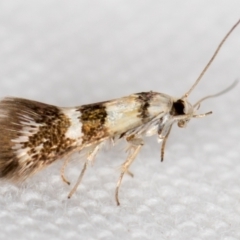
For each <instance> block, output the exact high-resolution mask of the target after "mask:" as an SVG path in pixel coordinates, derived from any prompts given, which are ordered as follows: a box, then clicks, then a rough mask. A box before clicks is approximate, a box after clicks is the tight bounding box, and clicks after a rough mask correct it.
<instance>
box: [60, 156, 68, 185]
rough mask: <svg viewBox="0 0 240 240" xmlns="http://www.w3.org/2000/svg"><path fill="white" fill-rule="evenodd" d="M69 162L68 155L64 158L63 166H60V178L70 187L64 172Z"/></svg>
mask: <svg viewBox="0 0 240 240" xmlns="http://www.w3.org/2000/svg"><path fill="white" fill-rule="evenodd" d="M69 160H70V157H69V155H68V156H67V157H66V159H65V161H64V163H63V165H62V168H61V178H62V180H63V181H64V182H65V183H67V184H68V185H70V182H69V181H68V180H67V178H66V177H65V175H64V172H65V168H66V166H67V164H68V162H69Z"/></svg>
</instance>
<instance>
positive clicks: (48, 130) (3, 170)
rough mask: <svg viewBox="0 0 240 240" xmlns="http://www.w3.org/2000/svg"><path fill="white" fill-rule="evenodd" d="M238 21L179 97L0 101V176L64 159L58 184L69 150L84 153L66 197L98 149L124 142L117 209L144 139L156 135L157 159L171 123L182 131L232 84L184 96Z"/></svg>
mask: <svg viewBox="0 0 240 240" xmlns="http://www.w3.org/2000/svg"><path fill="white" fill-rule="evenodd" d="M239 23H240V20H239V21H238V22H237V23H236V24H235V25H234V26H233V27H232V28H231V29H230V31H229V32H228V33H227V34H226V36H225V37H224V38H223V40H222V41H221V42H220V44H219V46H218V47H217V49H216V51H215V53H214V54H213V56H212V58H211V59H210V61H209V62H208V64H207V65H206V67H205V68H204V69H203V71H202V72H201V74H200V76H199V77H198V79H197V80H196V81H195V83H194V84H193V86H192V87H191V88H190V89H189V90H188V91H187V92H186V93H185V94H184V95H183V96H182V97H181V98H174V97H171V96H169V95H167V94H164V93H158V92H152V91H150V92H141V93H136V94H132V95H130V96H126V97H122V98H119V99H115V100H111V101H106V102H99V103H94V104H88V105H82V106H78V107H69V108H66V107H57V106H53V105H49V104H45V103H41V102H36V101H32V100H27V99H22V98H14V97H7V98H4V99H3V100H2V101H1V102H0V136H1V138H0V177H1V178H5V179H10V180H13V181H22V180H25V179H26V178H28V177H30V176H31V175H33V174H34V173H36V172H38V171H39V170H41V169H43V168H45V167H47V166H48V165H50V164H51V163H53V162H55V161H56V160H58V159H62V158H63V159H65V161H64V164H63V167H62V169H61V177H62V179H63V181H64V182H66V183H68V184H70V182H69V181H68V180H67V179H66V177H65V175H64V170H65V167H66V165H67V163H68V161H69V159H70V155H71V154H72V153H74V152H80V151H82V150H83V149H85V150H86V151H87V154H86V159H85V162H84V165H83V169H82V171H81V172H80V175H79V177H78V179H77V182H76V184H75V185H74V187H73V189H72V190H71V192H70V193H69V195H68V197H69V198H70V197H71V196H72V195H73V193H74V192H75V191H76V189H77V187H78V185H79V184H80V182H81V180H82V178H83V175H84V173H85V172H86V169H87V167H88V166H89V165H90V164H91V163H92V162H93V160H94V159H95V157H96V155H97V153H98V152H99V150H100V149H101V148H102V146H103V145H104V144H105V143H106V142H107V141H110V142H112V143H115V142H117V141H118V140H124V141H126V142H127V143H128V145H129V147H128V156H127V159H126V160H125V162H124V163H123V164H122V165H121V173H120V177H119V179H118V182H117V186H116V190H115V199H116V202H117V205H119V204H120V202H119V196H118V195H119V187H120V185H121V182H122V179H123V176H124V174H126V173H127V174H130V175H132V173H131V172H130V171H129V167H130V165H131V164H132V163H133V161H134V159H135V158H136V156H137V155H138V153H139V151H140V150H141V148H142V147H143V145H144V137H145V136H152V135H157V138H158V141H159V142H162V145H161V161H163V159H164V149H165V145H166V142H167V139H168V136H169V134H170V132H171V128H172V125H173V124H174V123H177V125H178V127H180V128H183V127H186V125H187V124H188V122H189V121H190V120H191V119H192V118H202V117H205V116H207V115H209V114H211V113H212V112H207V113H203V114H198V113H197V111H198V109H199V107H200V104H201V103H202V101H204V100H206V99H207V98H211V97H216V96H218V95H220V94H223V93H225V92H227V91H229V90H230V89H232V88H233V87H234V86H235V85H236V82H234V83H233V84H232V85H231V86H229V87H228V88H226V89H225V90H224V91H221V92H219V93H217V94H214V95H210V96H207V97H204V98H202V99H200V100H199V101H198V102H196V103H195V104H193V105H192V104H191V103H189V102H188V96H189V94H190V93H191V92H192V91H193V89H194V88H195V87H196V85H197V84H198V83H199V81H200V80H201V79H202V76H203V75H204V73H205V72H206V71H207V69H208V68H209V66H210V65H211V63H212V62H213V60H214V58H215V57H216V55H217V53H218V52H219V50H220V48H221V47H222V45H223V43H224V42H225V40H226V39H227V38H228V36H229V35H230V34H231V33H232V31H233V30H234V29H235V28H236V27H237V25H238V24H239Z"/></svg>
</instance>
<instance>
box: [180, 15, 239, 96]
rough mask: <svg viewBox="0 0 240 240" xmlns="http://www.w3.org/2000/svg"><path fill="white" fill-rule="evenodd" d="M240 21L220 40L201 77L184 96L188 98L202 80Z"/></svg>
mask: <svg viewBox="0 0 240 240" xmlns="http://www.w3.org/2000/svg"><path fill="white" fill-rule="evenodd" d="M239 23H240V19H239V20H238V21H237V22H236V23H235V24H234V25H233V27H232V28H231V29H230V31H229V32H228V33H227V34H226V35H225V37H224V38H223V39H222V41H221V42H220V44H219V45H218V47H217V49H216V50H215V52H214V54H213V56H212V57H211V59H210V60H209V62H208V63H207V65H206V66H205V68H204V69H203V70H202V72H201V73H200V75H199V77H198V78H197V80H196V82H195V83H194V84H193V85H192V87H191V88H190V89H189V90H188V91H187V92H186V93H185V94H184V95H183V97H182V98H187V97H188V96H189V94H190V93H191V92H192V90H193V89H194V88H195V87H196V86H197V84H198V83H199V82H200V80H201V79H202V77H203V75H204V74H205V72H206V71H207V70H208V68H209V66H210V65H211V63H212V62H213V60H214V59H215V57H216V56H217V54H218V52H219V50H220V49H221V47H222V45H223V44H224V42H225V41H226V39H227V38H228V37H229V35H230V34H231V33H232V32H233V30H234V29H235V28H236V27H237V26H238V24H239Z"/></svg>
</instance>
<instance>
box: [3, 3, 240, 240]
mask: <svg viewBox="0 0 240 240" xmlns="http://www.w3.org/2000/svg"><path fill="white" fill-rule="evenodd" d="M239 17H240V2H239V0H236V1H234V0H228V1H208V0H201V1H200V0H199V1H197V0H196V1H190V0H185V1H177V0H169V1H162V0H155V1H139V0H138V1H110V0H108V1H107V0H103V1H97V0H93V1H88V0H85V1H74V0H73V1H62V0H60V1H59V0H58V1H57V0H41V1H31V0H19V1H11V0H1V1H0V96H1V97H4V96H18V97H24V98H30V99H35V100H39V101H42V102H47V103H51V104H55V105H59V106H74V105H81V104H83V103H91V102H97V101H102V100H109V99H111V98H116V97H121V96H125V95H129V94H131V93H134V92H140V91H149V90H154V91H159V92H164V93H168V94H169V95H172V96H181V95H182V94H183V93H184V92H185V91H186V90H187V89H188V88H189V87H190V86H191V84H192V83H193V82H194V80H195V79H196V78H197V76H198V74H199V73H200V71H201V70H202V68H203V67H204V66H205V64H206V63H207V61H208V60H209V58H210V57H211V55H212V53H213V51H214V50H215V48H216V47H217V45H218V43H219V42H220V40H221V39H222V37H223V36H224V35H225V34H226V32H227V31H228V30H229V29H230V28H231V27H232V25H233V24H234V23H235V22H236V21H237V20H238V18H239ZM237 78H240V28H238V29H237V30H236V31H235V32H234V33H233V35H232V36H231V37H230V39H228V41H227V42H226V44H225V45H224V47H223V49H222V50H221V52H220V54H219V55H218V58H217V59H216V61H215V62H214V64H213V65H212V67H211V69H210V70H209V71H208V73H207V74H206V76H205V78H204V79H203V81H202V82H201V84H200V85H199V86H198V88H197V89H196V91H194V93H193V94H192V96H191V97H190V100H191V101H193V102H194V101H196V100H198V98H200V97H203V96H205V95H207V94H209V93H210V94H211V93H215V92H217V91H219V90H222V89H223V88H224V87H226V86H228V85H229V84H230V83H231V82H232V81H234V80H235V79H237ZM239 89H240V86H239V85H238V86H237V87H236V88H235V89H234V90H232V91H231V92H229V93H228V94H226V95H224V96H221V97H219V98H216V99H211V100H209V101H208V102H206V103H204V104H202V106H201V109H200V111H201V112H205V111H209V110H213V112H214V114H213V115H212V116H209V117H207V118H205V119H200V120H198V119H196V120H192V121H191V122H190V124H189V126H188V128H187V129H178V128H177V127H174V129H173V131H172V134H171V137H170V139H169V141H168V144H167V148H166V153H165V161H164V162H163V163H160V161H159V159H160V157H159V146H158V144H157V143H156V141H155V140H156V138H155V137H153V139H147V141H146V145H145V148H144V149H143V151H142V152H141V153H140V155H139V156H138V158H137V160H136V161H135V163H134V164H133V166H132V167H131V170H132V171H133V172H134V174H135V177H134V178H133V179H131V178H130V177H128V176H126V177H125V178H124V181H123V184H122V187H121V190H120V200H121V206H120V207H117V206H116V203H115V201H114V190H115V185H116V181H117V179H118V175H119V172H118V166H119V165H120V164H121V162H123V161H124V158H125V153H124V152H123V151H120V150H119V149H118V148H114V149H111V150H110V151H105V152H102V153H101V154H99V156H98V157H97V159H96V163H95V165H94V167H93V168H90V169H89V171H88V172H87V174H86V176H85V178H84V181H83V183H82V184H81V186H80V187H79V189H78V191H77V193H76V194H75V195H74V196H73V198H72V199H71V200H68V199H67V194H68V192H69V190H70V188H69V186H66V184H64V183H63V182H62V181H61V179H60V175H59V169H60V167H61V161H60V162H59V163H56V164H53V166H51V167H49V168H48V169H46V170H44V171H42V172H40V173H39V174H37V175H36V176H35V177H33V178H31V179H29V180H28V181H27V182H25V183H23V184H19V185H12V184H10V183H7V182H3V181H1V182H0V239H36V240H38V239H44V238H46V239H47V238H48V239H87V240H88V239H92V240H93V239H103V240H107V239H139V240H140V239H141V240H142V239H143V240H144V239H151V240H155V239H171V240H181V239H184V240H186V239H191V240H200V239H204V240H205V239H206V240H207V239H209V240H215V239H218V240H219V239H221V240H239V239H240V177H239V176H240V148H239V142H240V123H239V119H240V108H239V101H240V97H239V91H240V90H239ZM0 137H1V136H0ZM73 158H75V159H76V160H75V161H73V162H71V163H70V164H69V166H68V170H67V176H68V177H69V178H70V179H71V180H72V182H74V179H75V178H76V177H77V176H78V174H79V171H80V169H81V164H82V161H79V159H78V157H77V156H75V157H73Z"/></svg>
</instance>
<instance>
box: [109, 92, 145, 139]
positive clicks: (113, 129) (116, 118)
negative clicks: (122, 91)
mask: <svg viewBox="0 0 240 240" xmlns="http://www.w3.org/2000/svg"><path fill="white" fill-rule="evenodd" d="M140 106H141V105H140V103H139V102H138V101H136V100H135V96H129V97H125V98H122V99H118V100H115V101H110V102H108V103H106V112H107V120H106V122H105V126H106V127H107V128H108V131H109V132H110V133H111V134H112V133H114V134H116V133H122V132H125V131H128V130H129V129H131V128H135V127H138V126H139V125H141V123H142V119H141V117H139V108H140Z"/></svg>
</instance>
